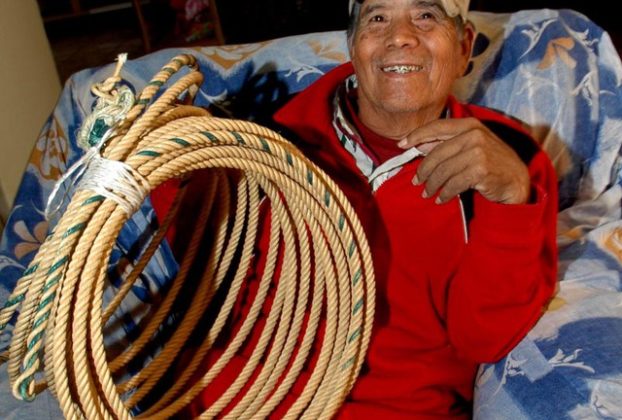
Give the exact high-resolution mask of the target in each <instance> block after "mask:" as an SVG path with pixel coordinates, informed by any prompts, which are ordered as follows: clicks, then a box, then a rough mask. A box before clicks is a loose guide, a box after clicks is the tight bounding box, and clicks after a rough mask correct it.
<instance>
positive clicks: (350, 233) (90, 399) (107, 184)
mask: <svg viewBox="0 0 622 420" xmlns="http://www.w3.org/2000/svg"><path fill="white" fill-rule="evenodd" d="M121 66H122V60H120V63H119V65H117V68H116V70H115V74H114V75H113V76H112V77H111V78H110V79H108V80H106V81H105V82H104V83H102V84H101V85H99V86H96V87H95V88H94V90H93V91H94V93H95V94H96V95H97V96H98V97H99V100H98V105H97V106H96V108H95V111H94V112H93V115H92V116H90V117H89V118H87V119H86V120H85V123H84V125H83V127H84V128H83V130H82V132H81V135H80V136H79V138H80V139H81V142H82V143H83V144H84V145H85V147H88V148H89V151H88V152H87V153H86V154H85V157H84V158H83V159H81V161H80V162H79V163H78V164H76V165H74V167H73V168H71V169H70V170H69V171H68V175H66V178H71V177H81V180H80V182H79V184H78V188H77V190H76V192H75V194H74V195H73V197H72V199H71V202H70V203H69V205H68V206H67V210H66V211H65V213H64V214H63V216H62V217H61V218H60V220H59V222H58V224H57V225H56V227H55V229H54V232H52V233H51V234H50V235H49V236H48V238H47V239H46V241H45V242H44V243H43V244H42V246H41V248H40V250H39V252H38V253H37V255H36V257H35V258H34V260H33V262H32V263H31V264H30V266H29V267H28V269H27V270H26V271H25V273H24V275H23V277H22V278H21V279H20V281H19V282H18V284H17V286H16V288H15V290H14V292H13V293H12V295H11V297H10V298H9V300H8V301H7V302H6V304H5V306H4V308H3V309H2V311H0V331H1V330H3V329H5V328H6V327H7V325H8V324H9V322H10V320H11V319H12V317H13V316H14V315H16V314H19V315H18V317H17V321H16V324H15V327H14V330H13V337H12V341H11V344H10V347H9V350H8V354H4V355H0V362H1V361H2V360H3V359H4V360H8V372H9V378H10V381H11V386H12V389H13V394H14V395H15V397H16V398H20V399H23V400H32V399H33V398H34V397H35V396H36V395H37V394H38V393H40V392H42V391H43V390H44V389H46V388H49V389H50V390H51V391H52V392H53V393H54V395H55V396H56V397H57V398H58V400H59V403H60V406H61V409H62V411H63V413H64V415H65V416H66V417H67V418H72V419H73V418H86V419H97V418H103V419H112V418H114V419H116V418H121V419H129V418H132V417H133V416H134V415H136V414H137V416H138V417H144V418H154V419H159V418H169V417H171V416H173V415H175V414H176V413H178V412H179V411H180V410H182V409H183V408H184V407H186V406H187V405H188V404H189V403H190V402H191V401H192V400H193V398H195V397H196V396H197V395H198V394H199V393H200V392H201V390H202V389H204V388H205V387H206V386H207V385H208V384H210V383H211V382H212V380H213V379H214V378H215V377H216V376H217V375H218V374H219V372H221V371H222V369H223V368H225V366H226V365H227V363H228V362H229V361H230V360H231V359H232V357H233V356H234V355H235V354H236V352H237V351H238V350H239V349H240V347H241V346H242V344H243V343H244V341H245V339H246V338H247V337H248V336H249V334H250V332H251V331H252V329H253V326H254V324H255V321H256V320H257V318H258V316H259V314H260V310H261V308H262V306H263V305H264V302H265V301H266V296H267V295H268V290H269V289H270V287H273V286H274V284H275V282H276V281H278V283H277V286H276V291H275V293H274V300H273V303H272V305H271V307H270V312H269V314H268V317H267V320H266V323H265V326H264V328H263V330H262V331H261V335H260V338H259V341H258V343H257V345H256V346H255V347H254V348H253V350H252V355H251V357H250V358H249V359H248V361H247V362H246V364H245V365H244V366H243V368H242V369H241V370H240V372H239V374H238V376H237V378H236V379H235V381H234V382H233V383H232V384H231V386H230V387H229V388H228V389H227V390H226V391H225V392H224V393H223V394H222V395H220V396H219V397H218V398H217V400H216V402H215V403H214V404H212V405H211V406H210V407H208V408H207V410H206V411H205V412H204V413H203V414H202V415H201V417H203V418H210V417H214V416H218V415H220V414H222V411H223V410H224V409H225V407H227V406H228V405H229V412H228V414H227V416H228V417H230V418H251V417H252V418H258V417H265V416H267V415H269V414H270V413H271V412H272V411H273V410H274V408H275V407H276V406H277V405H278V404H279V402H280V401H282V399H283V398H284V397H285V395H286V394H287V393H288V391H289V390H290V388H291V387H292V385H293V383H294V382H295V380H296V378H297V376H298V375H299V373H300V371H301V370H302V368H303V366H304V364H305V363H306V362H307V359H308V357H309V354H310V352H311V350H310V349H311V347H312V344H313V342H314V341H315V340H316V339H318V337H317V333H318V324H319V321H320V319H321V318H322V316H324V318H325V320H326V326H325V329H324V335H323V339H322V344H321V347H320V349H319V356H318V358H317V362H316V363H315V366H314V368H313V371H312V373H311V375H310V378H309V380H308V381H307V382H306V384H305V387H304V390H303V392H302V393H301V394H300V396H299V397H298V398H297V399H296V400H295V402H294V403H293V405H292V406H291V408H290V409H289V411H288V412H287V414H286V416H287V417H302V418H329V417H331V416H332V415H334V413H335V412H336V411H337V410H338V408H339V407H340V405H341V404H342V403H343V401H344V399H345V397H346V395H347V394H348V393H349V391H350V389H351V388H352V386H353V384H354V381H355V379H356V377H357V375H358V372H359V370H360V367H361V364H362V362H363V359H364V356H365V353H366V350H367V346H368V343H369V339H370V333H371V326H372V320H373V311H374V293H375V291H374V277H373V269H372V262H371V257H370V252H369V248H368V245H367V242H366V239H365V237H364V234H363V231H362V229H361V226H360V223H359V221H358V219H357V217H356V215H355V213H354V211H353V210H352V208H351V206H350V205H349V203H348V202H347V200H346V199H345V197H344V196H343V194H342V193H341V192H340V190H339V189H338V188H337V186H336V185H335V184H334V183H333V182H332V181H331V180H330V179H329V178H328V177H327V176H326V175H325V174H324V173H323V172H322V171H321V170H319V169H318V168H317V167H316V166H315V165H314V164H313V163H311V162H310V161H308V160H307V159H306V158H305V157H304V156H302V155H301V154H300V153H299V152H298V151H297V149H295V148H294V147H293V146H292V145H291V144H290V143H288V142H287V141H286V140H285V139H284V138H282V137H281V136H279V135H278V134H277V133H275V132H273V131H271V130H268V129H267V128H264V127H261V126H259V125H256V124H252V123H249V122H245V121H238V120H232V119H219V118H214V117H212V116H210V115H209V114H208V113H207V111H206V110H204V109H202V108H198V107H194V106H190V105H184V104H183V102H184V100H185V101H186V102H187V101H188V100H191V99H192V98H193V97H194V95H195V93H196V92H197V90H198V86H199V85H200V84H201V83H202V80H203V77H202V75H201V74H200V72H199V71H198V69H197V65H196V61H195V58H194V57H192V56H190V55H180V56H177V57H175V58H174V59H173V60H171V61H170V62H169V63H168V64H166V65H165V66H164V67H163V68H162V70H161V71H160V72H159V73H157V74H156V75H155V76H154V78H153V79H152V80H151V81H150V82H149V84H148V85H147V86H146V87H145V88H144V90H143V91H142V93H141V94H140V95H139V96H138V99H137V100H136V101H135V103H134V102H132V103H131V104H130V106H128V98H130V97H131V95H130V94H129V93H128V90H127V88H126V87H125V86H119V83H118V82H120V75H119V74H120V71H121ZM183 67H187V68H188V70H187V71H186V73H185V74H183V75H182V76H180V77H179V78H178V79H177V81H175V82H171V86H170V87H168V88H167V89H166V90H165V91H163V92H160V90H161V89H162V86H163V85H164V84H165V83H167V81H169V79H170V78H171V76H172V75H173V74H175V73H177V72H179V71H180V70H181V69H182V68H183ZM156 94H158V95H156ZM132 99H133V98H132ZM204 168H210V169H209V182H208V185H206V186H205V191H206V193H205V199H204V202H203V204H202V205H201V206H200V208H199V209H197V211H198V215H197V219H196V229H194V232H193V235H192V238H191V239H190V241H189V243H188V245H187V250H186V252H185V254H184V257H183V259H182V261H181V263H180V266H179V271H178V273H177V275H176V277H175V279H174V280H173V282H172V284H171V286H170V288H169V289H168V290H167V291H166V294H165V295H164V296H162V299H161V300H160V301H159V303H158V304H157V305H154V307H153V310H152V311H151V312H150V313H149V316H148V319H147V322H145V323H144V326H143V325H141V332H140V334H139V336H138V338H136V339H135V340H134V341H133V342H132V343H131V344H129V345H128V347H127V348H125V349H124V350H123V351H122V352H121V353H120V354H118V355H116V354H115V355H114V356H113V355H112V353H111V352H110V349H107V348H106V344H105V330H106V328H105V327H106V325H107V323H108V321H109V320H110V319H111V316H112V315H113V314H114V313H115V311H117V308H119V306H120V305H121V304H122V302H123V300H124V298H125V297H126V296H127V294H128V293H129V291H130V289H131V288H132V286H133V285H134V282H135V281H136V279H137V278H138V277H139V275H140V274H141V272H142V270H143V269H144V268H145V267H146V265H147V264H148V262H149V260H150V259H151V258H152V256H153V254H154V253H155V251H156V250H157V248H158V246H159V245H160V242H161V241H162V240H163V238H164V236H165V233H166V229H167V227H168V225H169V224H170V223H171V221H172V220H173V219H174V214H175V209H176V208H177V207H178V206H179V202H180V201H181V200H182V196H183V188H182V189H181V192H180V193H179V194H178V196H177V197H176V198H175V202H174V203H173V205H172V209H171V211H170V212H169V213H168V214H167V216H166V217H165V220H164V221H163V223H162V224H161V226H160V227H159V228H158V230H157V232H156V233H155V234H154V235H153V237H152V238H151V242H150V243H149V245H148V246H147V247H146V250H145V251H144V252H143V254H142V255H141V256H140V257H139V258H138V260H137V261H136V262H135V264H134V266H133V268H132V270H131V271H130V273H129V274H128V275H127V276H126V277H125V279H124V283H123V284H122V286H121V287H119V288H118V290H116V295H114V297H113V298H112V299H111V300H110V301H109V303H108V304H107V305H105V304H104V292H105V291H107V292H108V293H109V292H110V289H111V287H110V285H109V284H108V279H107V271H108V261H109V260H110V256H111V252H112V244H113V243H114V242H115V240H116V238H117V237H118V235H119V232H120V230H121V228H122V227H123V225H124V223H125V222H126V221H127V220H128V219H129V218H130V217H131V216H132V214H133V213H134V212H135V211H136V210H137V209H138V207H139V206H140V204H141V203H142V201H143V200H144V198H145V197H146V195H147V194H149V192H150V191H152V190H153V189H154V188H156V187H157V186H158V185H160V184H161V183H162V182H164V181H166V180H168V179H171V178H183V177H185V176H186V175H188V174H189V173H190V172H192V171H194V170H197V169H204ZM65 181H66V180H64V181H63V182H65ZM56 195H57V191H55V192H54V194H53V196H56ZM262 199H263V200H264V201H268V202H269V209H270V212H271V219H270V220H271V222H270V226H269V248H268V252H267V256H266V264H265V269H264V271H263V273H261V278H260V280H259V285H258V290H257V292H256V296H255V298H254V300H253V301H252V302H251V303H250V304H249V305H250V310H249V312H248V315H247V316H246V318H245V319H244V320H243V322H242V326H241V327H240V328H239V330H238V331H237V332H236V333H235V334H234V335H233V336H232V337H231V338H230V340H229V341H228V342H227V346H226V348H225V350H224V351H223V352H222V354H221V355H220V356H219V358H218V359H217V361H216V362H215V363H214V364H213V365H212V366H210V367H209V369H208V370H207V372H206V373H205V374H204V375H203V376H202V377H200V378H198V379H197V378H195V377H193V375H194V374H195V373H196V372H197V370H198V368H199V367H200V366H201V363H202V362H203V361H204V360H205V357H206V355H207V354H208V353H209V351H210V349H212V345H213V343H214V341H215V340H216V339H217V338H218V337H219V335H220V334H221V332H222V331H223V330H224V329H225V325H226V320H227V318H228V316H229V315H230V313H231V310H232V308H233V307H234V304H235V302H236V299H238V293H239V291H240V290H241V288H242V286H243V285H244V282H245V279H246V276H247V273H248V272H249V265H250V264H251V263H252V256H253V247H254V246H255V244H256V241H257V239H258V238H257V236H258V233H257V232H258V226H259V208H260V201H261V200H262ZM51 201H54V197H52V200H51ZM208 222H209V223H211V224H212V225H214V226H216V228H215V230H214V231H213V232H212V231H210V234H211V235H213V240H212V242H213V245H212V247H211V249H210V250H209V252H210V254H209V259H208V262H207V264H206V269H205V271H204V274H203V276H202V278H201V282H200V284H199V285H198V286H197V287H196V293H193V295H192V296H191V298H189V300H190V303H189V304H188V305H187V306H188V309H187V311H186V312H185V313H183V319H181V321H180V322H179V325H178V327H177V328H176V330H175V331H174V332H172V333H171V334H170V336H169V337H168V340H167V341H166V342H165V343H164V344H163V345H162V347H161V350H160V351H159V352H158V353H157V354H156V355H155V356H154V357H153V358H151V359H150V361H149V362H148V363H146V364H145V365H144V367H143V368H142V369H141V370H139V371H138V372H135V373H134V374H133V375H131V374H129V373H128V371H129V369H127V367H128V366H129V365H130V364H131V363H132V362H133V361H135V360H136V358H137V357H138V355H139V354H140V353H141V352H143V351H144V350H145V349H146V348H147V346H148V345H149V343H150V341H151V340H152V338H153V337H154V334H155V333H156V332H157V331H158V329H159V328H161V327H162V325H163V322H165V320H166V319H168V317H169V316H171V311H172V308H173V307H174V302H175V300H176V299H177V298H178V297H179V296H180V293H181V292H180V291H181V290H182V285H183V284H184V282H185V280H186V279H187V278H188V273H189V271H190V269H191V267H192V265H193V263H194V261H195V259H196V257H197V255H199V249H200V244H201V240H202V238H204V237H205V235H206V231H207V226H208V224H209V223H208ZM279 249H280V250H281V251H279ZM279 253H281V254H282V255H281V259H282V263H281V267H282V269H280V270H279V269H278V267H277V266H278V260H279V257H278V255H279ZM236 265H237V266H236ZM232 273H233V274H232ZM228 277H230V278H231V280H230V281H227V280H225V279H226V278H228ZM225 284H226V285H227V287H228V289H226V293H225V294H224V296H225V297H224V302H223V303H222V306H221V307H220V311H219V313H218V315H217V316H216V318H215V321H214V322H213V324H212V325H211V327H210V328H209V331H208V332H207V333H206V335H205V336H204V339H203V341H202V342H201V343H200V344H199V345H197V346H195V347H192V353H191V354H189V355H188V354H185V356H186V357H187V359H185V360H186V361H185V362H184V363H183V364H180V365H179V366H178V369H179V370H178V371H177V372H176V373H177V374H176V379H175V381H174V383H169V384H167V390H166V391H165V392H163V394H162V395H161V396H160V397H158V398H157V401H155V402H153V401H151V402H149V399H146V397H147V396H148V395H149V393H150V392H152V391H153V390H154V388H156V387H157V386H158V382H159V381H160V380H162V379H163V378H164V377H165V376H164V375H165V373H166V372H167V369H168V368H169V367H170V366H171V364H172V363H173V362H174V360H175V359H176V358H177V357H179V355H180V352H181V351H182V348H184V344H185V343H186V342H187V341H188V339H189V337H190V336H191V334H192V333H193V331H195V330H196V329H200V328H205V327H202V326H201V325H198V323H199V320H200V319H201V316H202V315H203V314H205V312H206V310H207V309H208V307H209V306H210V304H213V299H212V298H213V297H214V295H215V293H216V291H218V290H219V288H221V286H223V285H225ZM271 285H272V286H271ZM223 287H225V286H223ZM305 315H308V316H309V320H308V321H307V322H306V323H305V322H304V318H305ZM305 325H306V326H305ZM297 341H298V342H299V344H298V345H296V343H297ZM184 351H187V349H186V350H184ZM182 365H183V366H182ZM251 377H253V379H252V381H250V383H249V384H247V382H249V378H251ZM245 386H246V388H245V390H244V391H243V392H241V391H242V390H243V388H244V387H245ZM238 394H239V395H238ZM234 399H235V401H236V403H235V404H231V402H232V401H234ZM231 405H232V407H231Z"/></svg>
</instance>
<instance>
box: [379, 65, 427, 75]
mask: <svg viewBox="0 0 622 420" xmlns="http://www.w3.org/2000/svg"><path fill="white" fill-rule="evenodd" d="M421 70H423V66H416V65H396V66H387V67H382V71H383V72H385V73H397V74H407V73H413V72H419V71H421Z"/></svg>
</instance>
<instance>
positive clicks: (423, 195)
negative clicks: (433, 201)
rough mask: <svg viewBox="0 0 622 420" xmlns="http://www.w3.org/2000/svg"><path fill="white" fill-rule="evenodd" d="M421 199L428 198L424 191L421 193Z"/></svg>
mask: <svg viewBox="0 0 622 420" xmlns="http://www.w3.org/2000/svg"><path fill="white" fill-rule="evenodd" d="M421 197H423V198H428V197H429V196H428V192H427V191H426V190H425V189H424V190H423V192H422V193H421Z"/></svg>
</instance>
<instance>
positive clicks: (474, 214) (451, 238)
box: [194, 64, 557, 419]
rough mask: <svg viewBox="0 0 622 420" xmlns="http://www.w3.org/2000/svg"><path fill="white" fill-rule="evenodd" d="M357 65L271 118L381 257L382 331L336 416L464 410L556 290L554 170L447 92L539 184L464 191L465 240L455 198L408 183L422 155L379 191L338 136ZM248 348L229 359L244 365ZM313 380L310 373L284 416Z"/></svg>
mask: <svg viewBox="0 0 622 420" xmlns="http://www.w3.org/2000/svg"><path fill="white" fill-rule="evenodd" d="M352 71H353V69H352V67H351V65H350V64H346V65H343V66H340V67H338V68H336V69H334V70H333V71H331V72H329V73H328V74H326V75H325V76H324V77H322V78H321V79H320V80H318V81H317V82H316V83H315V84H314V85H312V86H311V87H309V88H307V89H306V90H304V91H303V92H301V93H300V94H298V95H297V96H296V97H295V98H294V99H293V100H292V101H291V102H289V103H288V104H287V105H286V106H285V107H284V108H283V109H281V110H280V111H279V112H278V113H277V114H276V115H275V120H276V122H277V123H279V124H280V125H282V126H284V127H286V128H287V129H289V130H290V131H291V132H293V134H294V135H295V136H296V137H297V138H298V139H300V142H299V144H298V146H299V147H300V148H301V149H302V150H303V151H304V152H305V153H306V154H307V155H308V157H310V158H311V160H313V161H314V162H315V163H317V164H318V165H319V166H320V167H321V168H322V169H323V170H324V171H326V172H327V173H328V174H329V175H330V176H331V177H332V179H333V180H334V181H335V182H336V183H337V184H338V185H339V186H340V187H341V189H342V190H343V191H344V193H345V195H346V196H347V197H348V199H349V200H350V202H351V203H352V205H353V207H354V209H355V210H356V211H357V213H358V216H359V218H360V219H361V222H362V224H363V227H364V229H365V231H366V234H367V237H368V240H369V243H370V247H371V251H372V255H373V260H374V266H375V273H376V284H377V302H376V318H375V323H374V332H373V334H372V339H371V344H370V348H369V352H368V355H367V359H366V363H365V365H364V367H363V370H362V372H361V375H360V377H359V379H358V381H357V382H356V384H355V386H354V388H353V390H352V392H351V393H350V395H349V397H348V399H347V400H346V402H345V404H344V405H343V407H342V409H341V411H340V412H339V415H338V417H339V418H353V419H367V418H383V419H387V418H395V419H398V418H409V419H412V418H420V419H423V418H432V417H435V418H438V416H441V418H447V417H457V418H462V417H465V418H466V417H468V416H469V403H470V401H471V400H472V394H473V383H474V377H475V374H476V370H477V366H478V364H479V363H482V362H494V361H497V360H499V359H500V358H502V357H503V356H504V355H506V354H507V353H508V352H509V351H510V350H511V349H512V348H513V347H514V346H515V345H516V344H517V343H518V342H519V341H520V340H521V339H522V338H523V337H524V336H525V335H526V334H527V332H528V331H529V329H530V328H531V327H532V326H533V325H534V324H535V323H536V321H537V320H538V318H539V317H540V315H541V314H542V312H543V307H544V306H545V305H546V304H547V302H548V300H549V299H550V297H551V295H552V293H553V290H554V285H555V282H556V267H557V250H556V245H555V228H556V213H557V191H556V183H557V181H556V178H555V174H554V171H553V168H552V166H551V164H550V161H549V159H548V158H547V156H546V155H545V154H544V153H543V152H542V151H541V150H540V149H539V148H538V147H537V146H536V145H535V143H534V142H533V141H532V140H531V139H530V138H529V136H528V135H526V134H525V133H524V132H523V131H522V129H521V127H520V125H519V124H518V123H517V122H515V121H513V120H510V119H508V118H506V117H504V116H502V115H501V114H499V113H497V112H494V111H492V110H489V109H484V108H481V107H476V106H471V105H462V104H459V103H458V102H457V101H455V100H454V99H453V98H449V101H448V104H447V106H448V108H449V111H450V115H451V116H452V117H453V118H463V117H475V118H478V119H480V120H482V121H483V122H484V123H485V124H486V125H487V126H488V127H489V128H491V129H492V130H493V131H495V132H496V133H497V135H499V136H500V137H501V138H502V139H503V140H505V141H506V142H508V143H509V144H510V145H511V146H512V147H514V149H515V150H516V151H517V153H518V154H519V156H520V157H521V158H522V159H523V160H524V161H525V163H526V164H527V165H528V168H529V173H530V176H531V183H532V191H533V192H534V194H533V200H532V203H530V204H525V205H504V204H498V203H493V202H490V201H488V200H486V199H484V198H483V197H482V196H480V195H479V194H478V193H476V192H475V193H472V194H467V195H470V197H471V199H470V200H468V203H466V205H467V207H469V208H470V210H469V211H468V213H470V214H471V215H470V216H469V221H468V242H465V235H464V228H465V219H464V217H463V213H462V209H461V205H460V202H459V199H454V200H452V201H450V202H448V203H445V204H442V205H437V204H435V203H434V197H432V198H428V199H423V198H422V197H421V193H422V189H423V187H422V186H415V185H413V184H412V182H411V180H412V178H413V176H414V174H415V172H416V169H417V167H418V165H419V164H420V162H421V159H420V158H417V159H415V160H413V161H411V162H409V163H407V164H405V165H404V166H403V167H402V169H401V170H400V171H399V172H398V173H397V174H396V175H394V176H393V177H391V178H389V180H387V181H386V182H385V183H383V184H382V185H381V186H380V187H379V188H378V189H377V190H376V191H375V192H373V191H372V189H371V187H370V186H369V183H368V181H367V179H366V178H365V177H364V176H363V175H362V174H361V173H360V170H359V169H358V168H357V166H356V164H355V161H354V158H353V156H352V155H351V154H350V153H348V152H347V151H346V150H345V149H344V147H343V146H342V144H341V143H340V142H339V140H338V139H337V136H336V134H335V131H334V129H333V125H332V121H333V109H332V103H333V96H334V92H335V90H336V88H337V87H338V86H339V85H340V84H341V83H342V82H343V81H344V79H345V78H347V77H348V76H349V75H351V74H352ZM249 284H250V286H249V287H251V288H252V287H254V286H252V282H251V283H249ZM240 310H241V311H242V312H245V310H244V308H241V309H240ZM256 335H257V336H258V334H256ZM253 340H254V339H251V340H249V342H250V344H249V346H247V348H248V349H252V342H253ZM248 349H247V351H246V354H245V351H244V350H243V351H242V352H241V354H240V355H239V359H236V361H234V363H233V364H236V363H240V365H239V366H241V363H243V360H244V359H245V358H246V356H247V354H250V352H249V351H248ZM239 366H238V369H239ZM227 372H229V373H227ZM307 373H308V372H307ZM235 375H236V373H235V368H231V369H229V370H227V371H224V372H223V373H222V376H223V381H224V382H223V383H226V382H229V383H230V382H231V381H232V380H233V379H234V377H235ZM227 376H229V378H227ZM305 380H306V377H304V375H303V378H301V379H300V380H299V381H298V382H299V383H297V384H296V386H295V387H294V390H293V392H292V397H291V398H288V399H287V400H285V401H284V402H283V404H282V407H280V408H279V409H278V410H277V413H275V414H276V416H277V417H278V416H279V415H282V414H283V413H285V411H286V408H287V406H288V405H289V404H291V403H292V402H293V400H294V397H295V393H296V390H300V389H302V386H303V385H304V382H305ZM221 386H223V385H221ZM215 389H216V387H211V390H212V391H211V392H210V391H206V392H205V393H204V394H203V396H202V398H200V400H202V401H199V400H197V402H196V403H195V405H194V412H195V413H197V414H198V413H200V412H201V406H202V405H204V404H209V402H210V401H213V400H214V392H213V391H214V390H215Z"/></svg>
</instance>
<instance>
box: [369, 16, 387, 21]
mask: <svg viewBox="0 0 622 420" xmlns="http://www.w3.org/2000/svg"><path fill="white" fill-rule="evenodd" d="M369 21H370V22H384V17H383V16H382V15H374V16H372V17H371V19H369Z"/></svg>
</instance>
